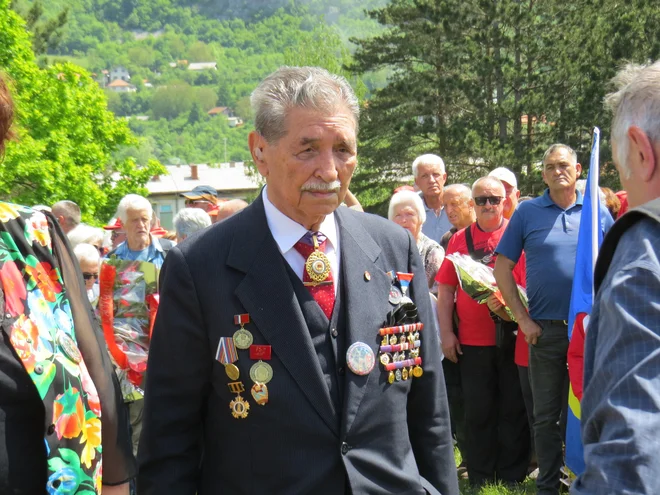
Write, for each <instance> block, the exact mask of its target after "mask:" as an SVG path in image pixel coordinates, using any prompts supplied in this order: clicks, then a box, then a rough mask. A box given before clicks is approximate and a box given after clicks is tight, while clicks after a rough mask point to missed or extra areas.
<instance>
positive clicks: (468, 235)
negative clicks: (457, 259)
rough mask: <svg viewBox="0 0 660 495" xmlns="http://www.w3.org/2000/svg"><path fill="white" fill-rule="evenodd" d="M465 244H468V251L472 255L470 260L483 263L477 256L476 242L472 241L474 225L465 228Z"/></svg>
mask: <svg viewBox="0 0 660 495" xmlns="http://www.w3.org/2000/svg"><path fill="white" fill-rule="evenodd" d="M465 244H467V250H468V253H469V254H470V258H472V259H473V260H474V261H478V262H480V263H481V259H479V258H477V254H476V253H475V252H474V240H473V239H472V225H468V226H467V227H466V228H465Z"/></svg>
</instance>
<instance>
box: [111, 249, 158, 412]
mask: <svg viewBox="0 0 660 495" xmlns="http://www.w3.org/2000/svg"><path fill="white" fill-rule="evenodd" d="M99 285H100V296H99V310H100V315H101V325H102V327H103V334H104V337H105V341H106V344H107V346H108V350H109V351H110V355H111V356H112V359H113V361H114V362H115V365H116V367H117V376H118V377H119V383H120V384H121V387H122V393H123V395H124V399H125V400H128V401H130V400H136V399H139V398H141V397H142V396H143V392H142V388H141V387H142V380H143V378H144V373H145V371H146V369H147V357H148V351H149V342H150V340H151V330H152V328H153V321H154V319H155V316H156V311H157V309H158V268H156V266H155V265H154V264H153V263H148V262H143V261H128V260H120V259H117V258H115V257H114V256H113V257H111V258H109V259H106V260H104V261H103V263H102V265H101V274H100V277H99Z"/></svg>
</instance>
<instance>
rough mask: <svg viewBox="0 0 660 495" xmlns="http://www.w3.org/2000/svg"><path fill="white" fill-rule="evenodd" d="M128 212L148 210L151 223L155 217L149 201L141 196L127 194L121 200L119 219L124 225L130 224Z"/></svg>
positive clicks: (118, 207) (118, 210) (118, 208)
mask: <svg viewBox="0 0 660 495" xmlns="http://www.w3.org/2000/svg"><path fill="white" fill-rule="evenodd" d="M128 210H147V211H148V212H149V221H151V219H152V218H153V216H154V212H153V208H152V207H151V203H150V202H149V200H148V199H147V198H145V197H144V196H140V195H139V194H127V195H126V196H124V197H123V198H121V201H120V202H119V206H117V217H118V218H119V219H120V220H121V222H122V223H123V224H124V225H126V223H127V222H128Z"/></svg>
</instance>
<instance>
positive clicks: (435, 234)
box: [419, 192, 452, 244]
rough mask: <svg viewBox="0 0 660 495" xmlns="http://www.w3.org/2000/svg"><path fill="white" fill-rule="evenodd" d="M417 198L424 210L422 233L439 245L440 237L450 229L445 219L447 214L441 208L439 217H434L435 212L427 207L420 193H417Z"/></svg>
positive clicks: (447, 220) (448, 222) (449, 223)
mask: <svg viewBox="0 0 660 495" xmlns="http://www.w3.org/2000/svg"><path fill="white" fill-rule="evenodd" d="M419 197H420V198H422V203H424V210H426V221H425V222H424V225H422V233H423V234H424V235H425V236H426V237H428V238H429V239H433V240H434V241H435V242H437V243H438V244H440V241H441V240H442V236H443V235H445V234H446V233H447V232H449V229H451V227H452V225H451V222H450V221H449V218H448V217H447V212H446V211H445V208H444V206H443V207H442V210H440V215H436V214H435V210H434V209H433V208H429V207H428V206H427V204H426V201H425V200H424V196H423V195H422V193H421V192H420V193H419Z"/></svg>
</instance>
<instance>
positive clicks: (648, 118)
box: [605, 60, 660, 178]
mask: <svg viewBox="0 0 660 495" xmlns="http://www.w3.org/2000/svg"><path fill="white" fill-rule="evenodd" d="M612 84H613V85H614V87H615V88H616V91H615V92H613V93H610V94H608V95H607V96H606V97H605V106H606V107H607V108H609V110H611V111H612V113H613V118H612V142H614V143H616V157H615V158H616V160H617V162H618V164H619V168H620V169H621V171H622V173H623V175H624V177H626V178H628V177H630V168H629V167H628V163H627V161H628V149H629V146H628V136H627V133H628V129H629V128H630V127H631V126H633V125H634V126H637V127H639V128H640V129H641V130H642V131H644V133H645V134H646V135H647V136H648V138H649V140H650V141H651V143H652V144H657V143H660V60H658V61H656V62H654V63H653V64H650V65H638V64H628V65H626V66H624V67H623V68H622V69H621V70H620V71H619V72H618V73H617V75H616V76H615V77H614V78H613V79H612Z"/></svg>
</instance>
